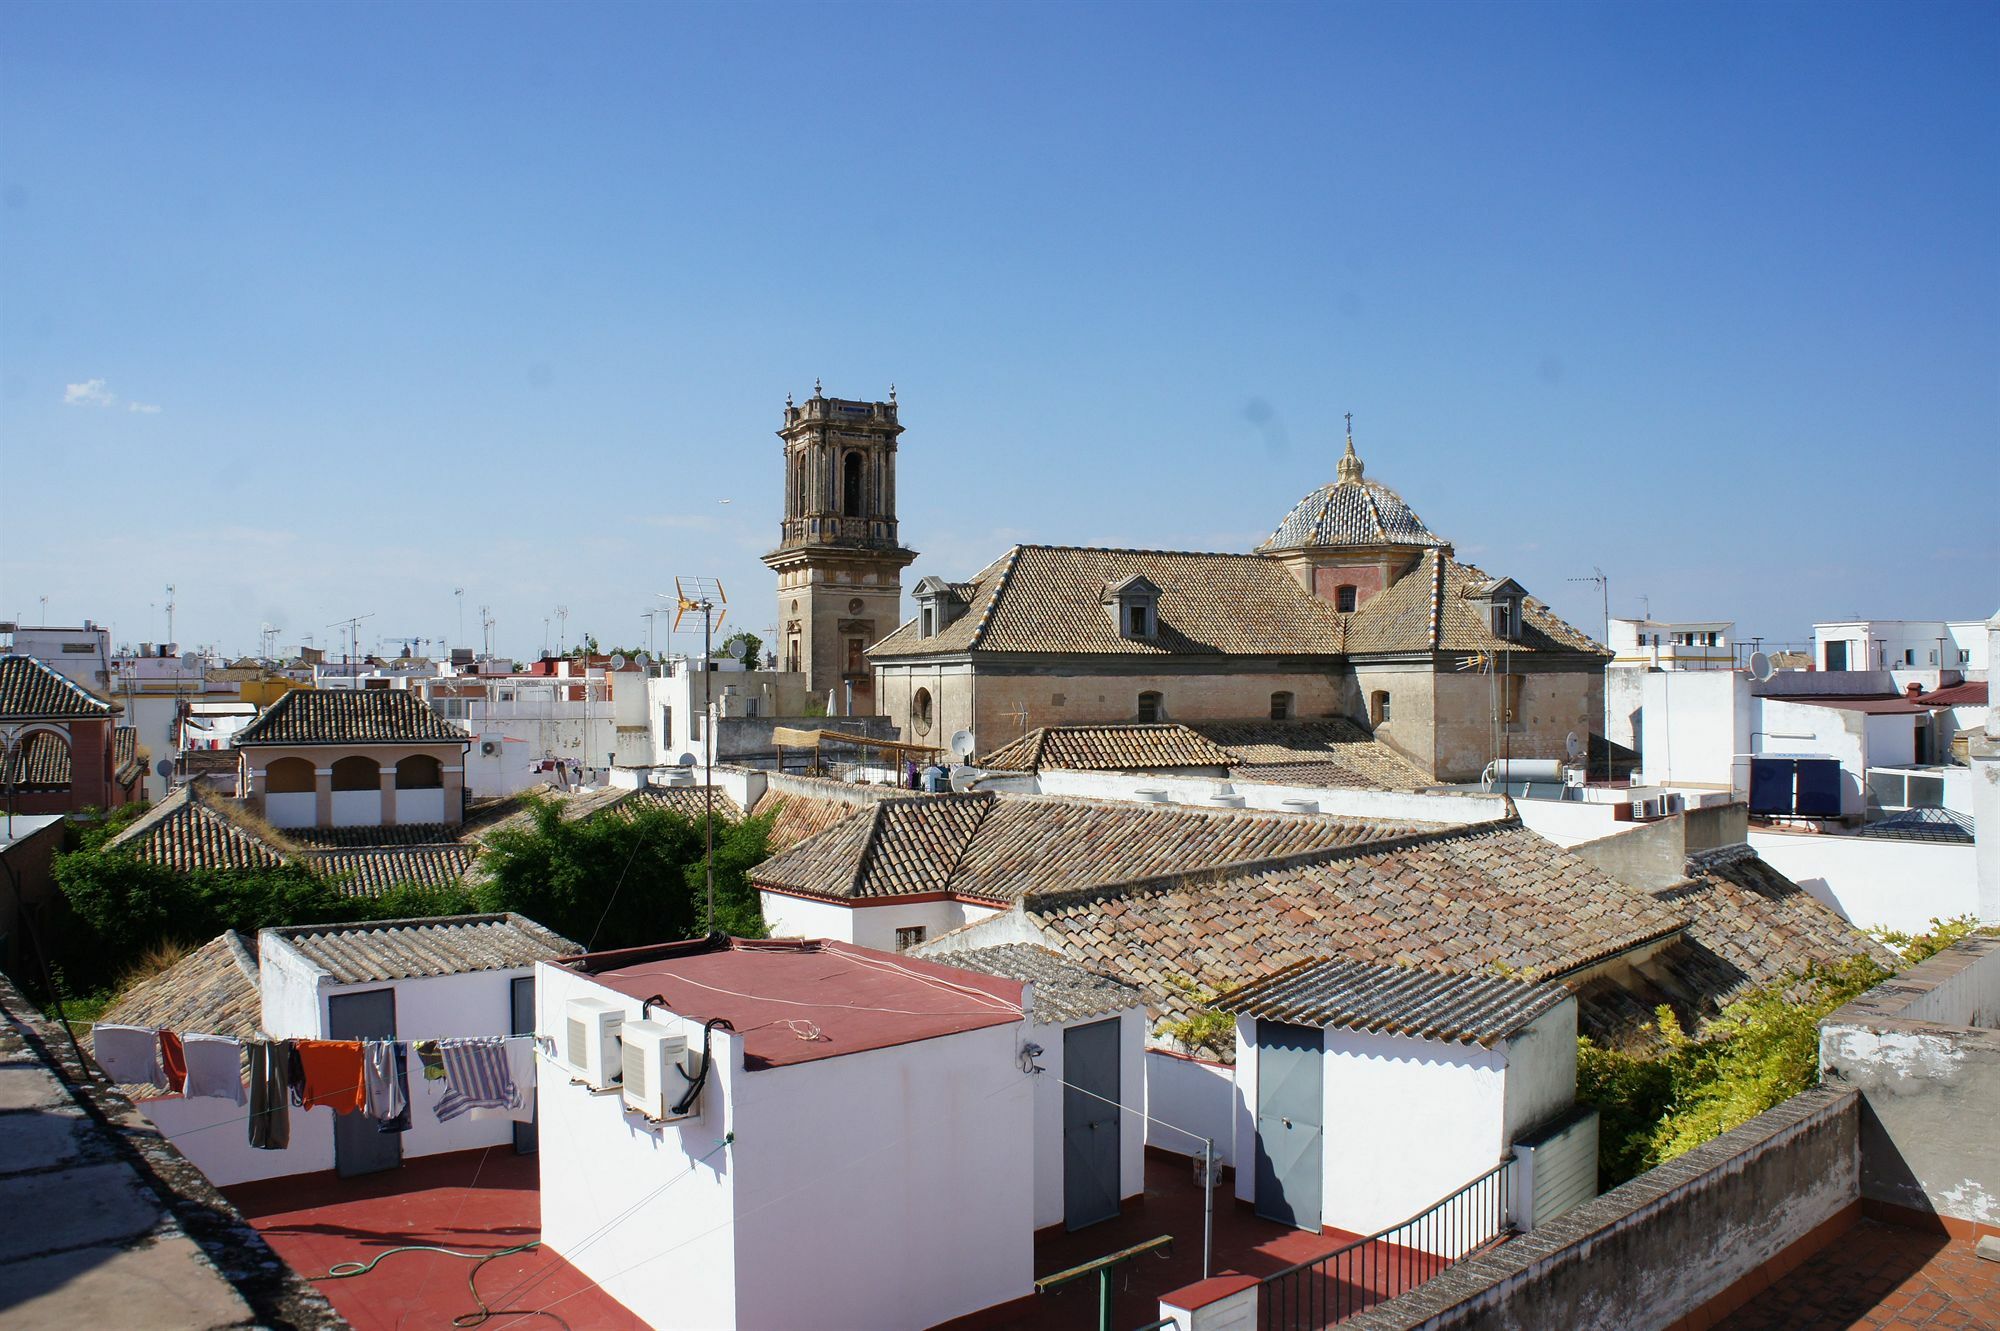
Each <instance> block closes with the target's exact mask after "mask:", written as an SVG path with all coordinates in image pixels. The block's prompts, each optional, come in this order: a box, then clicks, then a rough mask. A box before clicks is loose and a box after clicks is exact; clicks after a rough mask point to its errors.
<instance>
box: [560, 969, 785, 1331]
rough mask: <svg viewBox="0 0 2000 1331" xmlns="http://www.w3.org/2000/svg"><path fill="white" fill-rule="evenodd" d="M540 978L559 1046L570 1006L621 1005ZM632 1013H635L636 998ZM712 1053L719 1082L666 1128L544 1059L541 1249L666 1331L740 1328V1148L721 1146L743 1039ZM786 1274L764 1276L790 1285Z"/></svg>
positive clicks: (732, 1120) (565, 976) (568, 975)
mask: <svg viewBox="0 0 2000 1331" xmlns="http://www.w3.org/2000/svg"><path fill="white" fill-rule="evenodd" d="M535 975H536V1012H537V1018H536V1023H535V1025H536V1029H537V1030H538V1031H540V1032H542V1033H543V1034H546V1035H550V1036H552V1037H554V1038H555V1039H556V1040H557V1041H558V1042H560V1041H561V1039H562V1037H563V1024H564V1022H563V1004H564V1003H565V1002H566V1001H568V999H570V998H572V997H577V996H588V997H592V998H607V999H613V1000H617V999H619V998H620V997H621V996H619V995H615V994H613V993H612V992H611V991H610V990H607V989H605V988H604V987H603V986H602V985H599V984H597V983H595V982H594V981H592V980H590V979H589V978H587V977H585V976H580V975H576V974H574V973H572V972H570V971H567V970H564V969H563V968H561V967H559V966H551V965H548V964H546V963H545V964H543V965H541V966H538V967H537V968H536V972H535ZM626 1008H627V1011H628V1013H629V1014H630V1015H631V1016H633V1017H636V1016H638V1014H639V1004H638V1003H637V1002H636V1001H634V1002H628V1003H627V1004H626ZM654 1015H655V1019H656V1020H669V1019H671V1017H672V1014H670V1013H655V1014H654ZM696 1038H697V1039H699V1036H698V1035H697V1037H696ZM712 1048H713V1050H714V1051H715V1054H716V1077H715V1079H714V1080H713V1081H712V1082H711V1083H710V1085H709V1088H708V1089H707V1090H706V1091H704V1092H703V1094H702V1106H701V1109H702V1112H701V1113H700V1114H699V1115H698V1116H696V1117H694V1118H691V1119H687V1120H685V1121H683V1122H680V1123H673V1124H667V1125H664V1126H662V1127H658V1128H652V1127H649V1126H648V1125H647V1124H646V1122H645V1121H644V1120H643V1119H642V1118H639V1117H638V1116H636V1115H633V1114H629V1113H627V1112H626V1111H625V1109H624V1106H623V1101H622V1100H621V1098H620V1097H618V1096H616V1095H592V1094H591V1093H590V1092H589V1090H588V1089H587V1088H585V1087H583V1086H576V1085H572V1084H571V1071H570V1069H569V1068H567V1067H566V1066H564V1065H563V1064H561V1063H559V1062H557V1061H556V1060H554V1059H550V1058H547V1057H538V1063H539V1072H540V1077H539V1081H538V1102H537V1103H538V1110H539V1113H540V1116H541V1151H540V1154H539V1155H538V1156H537V1162H538V1164H539V1166H540V1172H541V1208H542V1242H543V1244H544V1246H545V1247H546V1248H547V1249H548V1250H549V1251H550V1252H553V1253H558V1254H560V1255H561V1256H562V1257H563V1258H564V1259H565V1260H566V1261H568V1262H569V1263H570V1265H572V1266H574V1267H576V1268H577V1269H578V1270H580V1271H582V1272H583V1273H584V1274H585V1275H586V1276H588V1277H589V1278H590V1279H592V1280H595V1281H597V1282H599V1283H600V1284H601V1285H602V1286H603V1287H604V1289H605V1292H606V1293H608V1294H610V1295H611V1296H612V1297H613V1298H615V1299H617V1300H618V1301H619V1302H620V1303H623V1304H624V1305H625V1306H626V1307H628V1308H631V1309H632V1310H633V1311H635V1312H638V1313H640V1314H641V1315H642V1316H644V1317H645V1318H646V1319H647V1320H648V1321H649V1322H650V1323H651V1324H652V1325H653V1326H654V1327H656V1328H659V1331H676V1329H678V1328H709V1327H725V1326H736V1325H738V1324H739V1323H738V1320H737V1306H736V1291H737V1284H738V1282H737V1279H736V1271H737V1262H736V1242H737V1235H736V1231H735V1230H734V1229H733V1228H732V1227H731V1224H730V1222H731V1220H733V1219H734V1217H735V1193H734V1189H733V1172H734V1169H735V1165H736V1152H735V1150H734V1149H732V1148H728V1147H723V1148H721V1149H717V1148H718V1146H719V1144H720V1143H721V1141H722V1138H723V1136H724V1134H725V1133H727V1132H729V1131H730V1130H731V1129H732V1128H734V1127H735V1126H736V1117H735V1107H736V1102H737V1096H736V1086H737V1083H738V1082H740V1080H741V1079H742V1077H743V1076H744V1072H743V1055H742V1042H741V1040H739V1039H738V1038H736V1037H734V1036H731V1035H729V1034H727V1033H726V1032H720V1031H718V1032H717V1033H716V1035H715V1037H714V1040H713V1044H712ZM703 1156H707V1159H705V1160H703V1159H701V1157H703ZM783 1271H784V1267H783V1266H782V1265H779V1266H777V1267H773V1268H771V1269H769V1270H766V1271H765V1272H764V1273H763V1278H765V1279H788V1277H786V1276H784V1275H783V1274H782V1273H783Z"/></svg>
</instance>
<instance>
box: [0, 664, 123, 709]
mask: <svg viewBox="0 0 2000 1331" xmlns="http://www.w3.org/2000/svg"><path fill="white" fill-rule="evenodd" d="M109 715H111V704H110V703H108V702H106V701H104V699H102V698H100V697H98V696H97V695H96V694H93V693H90V692H88V691H87V690H85V689H84V688H82V687H81V686H80V685H77V684H74V683H71V682H70V681H69V680H68V679H66V678H64V677H63V676H62V675H61V674H60V673H58V672H57V671H55V670H52V669H50V668H49V666H48V665H46V664H45V663H43V662H41V661H38V660H36V659H35V658H34V657H32V656H20V655H17V654H13V653H9V654H8V655H6V656H0V717H5V718H6V719H7V720H9V721H25V720H63V719H66V718H71V717H104V716H109Z"/></svg>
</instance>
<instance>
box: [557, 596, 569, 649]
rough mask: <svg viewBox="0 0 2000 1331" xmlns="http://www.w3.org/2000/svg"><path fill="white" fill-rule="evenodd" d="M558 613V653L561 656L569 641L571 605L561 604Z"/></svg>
mask: <svg viewBox="0 0 2000 1331" xmlns="http://www.w3.org/2000/svg"><path fill="white" fill-rule="evenodd" d="M555 614H556V655H557V656H561V655H562V654H563V649H564V648H565V647H567V646H568V643H569V607H568V606H566V605H559V606H557V607H556V610H555Z"/></svg>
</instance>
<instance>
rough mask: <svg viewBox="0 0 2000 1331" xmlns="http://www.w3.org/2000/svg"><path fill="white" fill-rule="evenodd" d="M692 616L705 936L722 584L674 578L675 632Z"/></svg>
mask: <svg viewBox="0 0 2000 1331" xmlns="http://www.w3.org/2000/svg"><path fill="white" fill-rule="evenodd" d="M689 612H693V613H696V614H699V615H700V616H701V713H702V722H701V742H702V751H703V757H704V758H705V759H706V761H705V762H704V763H703V765H702V772H701V778H702V779H701V785H702V792H701V793H702V812H703V816H702V820H701V823H702V842H703V847H704V852H705V854H704V858H703V860H702V866H701V867H702V878H703V880H704V881H705V882H706V883H707V886H708V932H709V933H711V934H713V933H714V932H715V715H714V706H713V704H712V703H711V702H710V701H709V699H710V695H711V694H712V693H713V692H714V681H713V680H711V679H710V678H709V675H710V672H711V671H713V669H714V662H713V661H711V660H710V659H709V658H710V657H711V656H712V655H713V654H714V652H715V629H716V626H717V625H719V624H721V623H722V617H723V616H724V615H726V614H727V613H728V612H729V597H728V595H727V594H725V593H724V592H723V590H722V583H721V582H720V581H719V580H717V579H715V578H675V579H674V628H676V629H678V628H680V626H681V617H682V616H683V615H686V614H688V613H689Z"/></svg>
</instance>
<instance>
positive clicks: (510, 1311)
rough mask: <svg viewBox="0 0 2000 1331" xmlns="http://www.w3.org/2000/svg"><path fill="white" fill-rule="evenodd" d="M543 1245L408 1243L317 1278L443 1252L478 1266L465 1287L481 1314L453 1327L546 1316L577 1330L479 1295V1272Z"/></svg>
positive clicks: (349, 1275)
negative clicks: (405, 1255) (485, 1247)
mask: <svg viewBox="0 0 2000 1331" xmlns="http://www.w3.org/2000/svg"><path fill="white" fill-rule="evenodd" d="M541 1246H542V1241H541V1240H540V1239H536V1240H535V1241H534V1242H533V1243H522V1244H517V1245H515V1246H514V1247H512V1248H500V1249H497V1250H495V1251H493V1252H460V1251H458V1250H457V1249H456V1248H440V1247H438V1246H437V1245H435V1244H430V1243H411V1244H405V1245H404V1246H403V1247H400V1248H391V1249H389V1250H388V1251H387V1252H381V1253H377V1254H376V1255H375V1256H374V1257H372V1258H370V1259H369V1260H367V1261H365V1262H335V1263H334V1264H333V1265H332V1266H329V1267H328V1268H327V1269H326V1274H325V1275H323V1276H319V1277H317V1279H320V1280H352V1279H354V1278H355V1277H356V1276H365V1275H367V1274H368V1273H369V1272H370V1271H373V1270H374V1269H375V1267H376V1266H377V1264H379V1263H381V1262H384V1261H387V1260H388V1259H389V1258H391V1257H394V1256H395V1255H396V1254H397V1253H399V1252H436V1253H443V1254H444V1255H445V1256H446V1257H462V1258H464V1259H465V1260H466V1261H469V1262H474V1263H477V1265H475V1266H474V1267H473V1268H472V1270H471V1271H469V1272H467V1273H466V1277H465V1287H466V1289H467V1290H469V1291H470V1292H471V1294H472V1301H473V1303H475V1304H477V1305H478V1311H477V1312H469V1313H460V1314H459V1315H458V1316H456V1317H454V1318H452V1319H451V1324H452V1325H453V1326H455V1327H460V1328H465V1329H468V1331H469V1328H472V1327H476V1326H484V1325H486V1323H487V1322H488V1321H490V1320H491V1319H493V1318H495V1317H513V1316H524V1317H546V1318H548V1319H549V1320H550V1321H552V1322H554V1323H555V1324H556V1325H557V1326H560V1327H562V1328H563V1331H573V1329H572V1328H571V1327H570V1324H569V1323H568V1322H566V1321H564V1320H563V1319H562V1318H561V1317H560V1316H559V1315H557V1314H556V1313H552V1312H547V1311H544V1310H542V1309H539V1308H494V1307H491V1306H489V1305H488V1304H487V1302H486V1298H485V1296H484V1295H482V1294H481V1293H480V1292H479V1273H480V1272H481V1271H483V1270H485V1269H486V1264H487V1263H488V1262H491V1261H494V1260H497V1259H498V1258H501V1257H512V1256H513V1255H514V1254H515V1253H521V1252H532V1251H534V1250H535V1249H536V1248H539V1247H541ZM421 1288H422V1287H421V1286H420V1287H419V1292H421Z"/></svg>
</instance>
